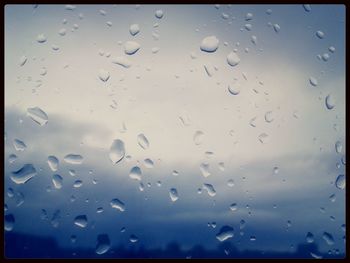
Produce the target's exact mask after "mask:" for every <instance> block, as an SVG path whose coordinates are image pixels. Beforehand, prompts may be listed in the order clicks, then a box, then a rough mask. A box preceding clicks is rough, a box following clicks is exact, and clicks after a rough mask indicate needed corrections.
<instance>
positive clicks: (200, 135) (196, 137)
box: [193, 131, 204, 145]
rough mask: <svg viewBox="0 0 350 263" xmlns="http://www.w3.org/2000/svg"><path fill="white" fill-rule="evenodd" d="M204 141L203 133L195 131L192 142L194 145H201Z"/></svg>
mask: <svg viewBox="0 0 350 263" xmlns="http://www.w3.org/2000/svg"><path fill="white" fill-rule="evenodd" d="M203 139H204V133H203V132H202V131H196V132H195V133H194V135H193V141H194V144H195V145H200V144H202V142H203Z"/></svg>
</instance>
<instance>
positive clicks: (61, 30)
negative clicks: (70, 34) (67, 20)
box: [58, 28, 67, 36]
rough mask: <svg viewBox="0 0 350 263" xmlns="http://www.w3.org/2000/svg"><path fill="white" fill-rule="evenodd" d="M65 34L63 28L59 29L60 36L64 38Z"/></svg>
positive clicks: (65, 31)
mask: <svg viewBox="0 0 350 263" xmlns="http://www.w3.org/2000/svg"><path fill="white" fill-rule="evenodd" d="M66 33H67V29H65V28H61V29H60V30H59V31H58V34H59V35H61V36H65V35H66Z"/></svg>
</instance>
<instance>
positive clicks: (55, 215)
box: [50, 209, 61, 228]
mask: <svg viewBox="0 0 350 263" xmlns="http://www.w3.org/2000/svg"><path fill="white" fill-rule="evenodd" d="M60 219H61V211H60V210H59V209H57V210H56V211H55V212H54V213H53V215H52V218H51V222H50V223H51V225H52V227H54V228H57V227H58V226H59V224H60Z"/></svg>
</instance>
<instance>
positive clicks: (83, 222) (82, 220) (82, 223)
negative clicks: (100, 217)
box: [74, 215, 88, 228]
mask: <svg viewBox="0 0 350 263" xmlns="http://www.w3.org/2000/svg"><path fill="white" fill-rule="evenodd" d="M74 225H76V226H79V227H81V228H85V227H86V226H87V225H88V219H87V216H86V215H79V216H77V217H75V218H74Z"/></svg>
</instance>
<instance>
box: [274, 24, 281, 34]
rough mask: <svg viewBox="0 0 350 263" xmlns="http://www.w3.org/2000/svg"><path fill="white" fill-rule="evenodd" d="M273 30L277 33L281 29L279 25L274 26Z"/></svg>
mask: <svg viewBox="0 0 350 263" xmlns="http://www.w3.org/2000/svg"><path fill="white" fill-rule="evenodd" d="M273 29H274V30H275V32H276V33H278V32H279V31H280V29H281V27H280V25H279V24H274V25H273Z"/></svg>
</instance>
